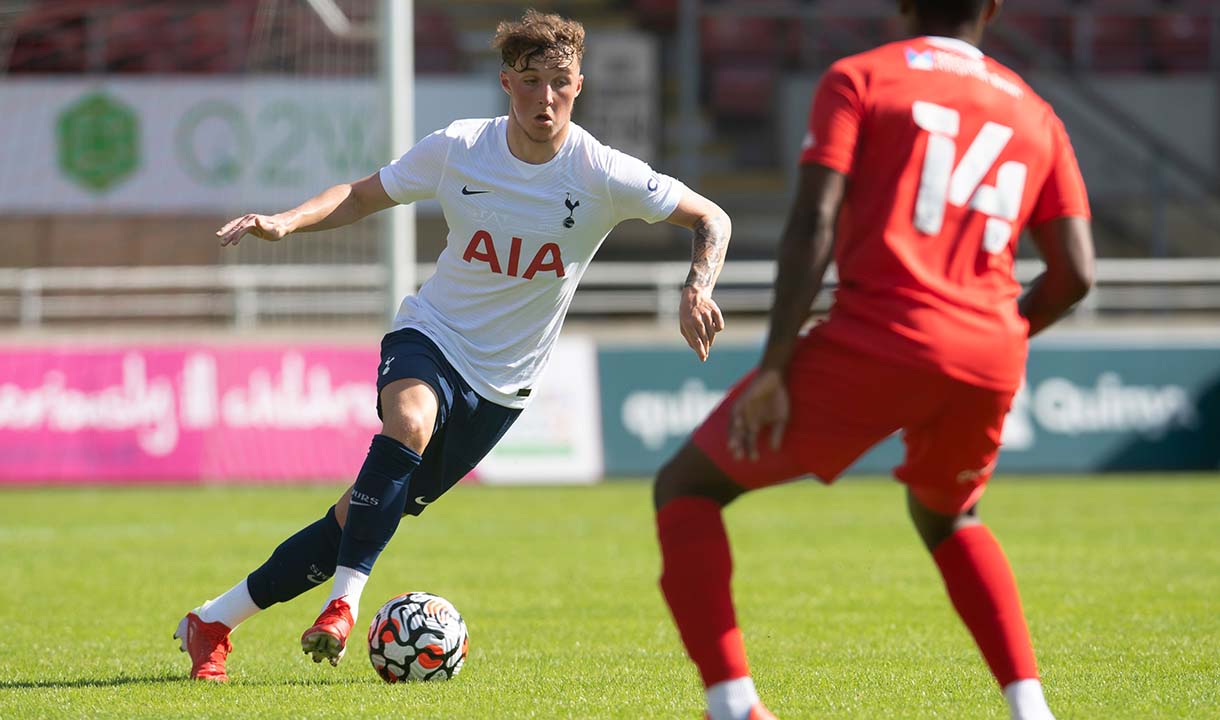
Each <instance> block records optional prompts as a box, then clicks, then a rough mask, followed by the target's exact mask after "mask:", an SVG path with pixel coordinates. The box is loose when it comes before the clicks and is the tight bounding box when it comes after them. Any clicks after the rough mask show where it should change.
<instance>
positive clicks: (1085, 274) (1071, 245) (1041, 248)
mask: <svg viewBox="0 0 1220 720" xmlns="http://www.w3.org/2000/svg"><path fill="white" fill-rule="evenodd" d="M1031 235H1033V238H1034V245H1036V246H1037V247H1038V252H1039V253H1040V254H1041V255H1042V259H1043V260H1044V261H1046V270H1045V271H1044V272H1043V273H1042V274H1041V275H1039V276H1038V277H1037V278H1035V279H1034V281H1033V283H1031V284H1030V286H1029V290H1027V291H1026V292H1025V294H1024V295H1022V296H1021V300H1020V301H1019V302H1018V304H1017V309H1018V310H1019V311H1020V313H1021V316H1022V317H1024V318H1025V319H1026V320H1028V321H1029V336H1030V337H1033V336H1034V335H1037V334H1038V333H1039V332H1042V331H1043V330H1045V329H1046V328H1047V327H1049V326H1050V325H1051V324H1052V323H1054V322H1055V321H1056V320H1058V319H1059V318H1060V317H1062V316H1063V314H1064V313H1065V312H1067V311H1068V309H1070V308H1071V307H1072V306H1073V305H1075V304H1076V303H1077V302H1079V301H1080V299H1081V298H1083V297H1084V296H1085V295H1087V294H1088V292H1089V288H1090V287H1092V286H1093V233H1092V231H1091V230H1090V229H1089V221H1088V219H1086V218H1083V217H1062V218H1056V219H1054V220H1050V221H1047V222H1045V223H1042V224H1041V225H1039V226H1038V227H1036V228H1033V229H1032V230H1031Z"/></svg>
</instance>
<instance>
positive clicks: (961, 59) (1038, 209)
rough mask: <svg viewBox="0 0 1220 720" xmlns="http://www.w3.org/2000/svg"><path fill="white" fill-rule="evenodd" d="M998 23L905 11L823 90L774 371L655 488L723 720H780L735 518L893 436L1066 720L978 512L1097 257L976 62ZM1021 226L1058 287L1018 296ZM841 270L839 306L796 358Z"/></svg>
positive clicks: (1012, 112)
mask: <svg viewBox="0 0 1220 720" xmlns="http://www.w3.org/2000/svg"><path fill="white" fill-rule="evenodd" d="M999 4H1000V3H999V0H900V2H899V7H900V9H901V11H902V12H903V14H904V16H905V17H906V18H907V19H908V20H909V22H910V27H911V29H912V30H913V34H914V35H915V37H913V38H912V39H910V40H906V41H902V42H896V43H892V44H888V45H884V46H882V47H879V48H876V49H874V50H872V51H870V52H866V53H863V54H861V55H856V56H853V57H849V58H846V59H844V60H841V61H839V62H837V63H835V64H834V65H833V66H832V67H831V68H830V70H829V71H828V72H827V73H826V75H825V77H824V78H823V79H822V82H821V85H820V86H819V88H818V91H817V93H816V96H815V99H814V103H813V110H812V113H811V117H810V127H809V134H808V135H807V137H806V138H805V143H804V148H803V150H802V154H801V158H800V162H801V176H800V184H799V188H798V190H797V197H796V200H795V202H794V203H793V206H792V210H791V213H790V216H789V218H788V222H787V226H786V229H785V230H784V235H783V239H782V242H781V246H780V251H779V263H778V266H779V271H778V277H777V279H776V282H775V303H774V306H773V308H772V311H771V322H770V331H769V336H768V338H767V344H766V349H765V351H764V353H763V357H762V360H761V362H760V364H759V366H758V368H757V369H756V370H755V371H754V372H752V373H750V374H749V375H747V376H746V377H745V378H743V379H742V381H741V382H740V383H738V384H737V385H736V386H735V387H734V388H733V389H732V390H731V391H730V393H729V395H728V397H727V398H726V399H725V400H724V402H723V403H722V404H721V405H720V406H719V407H718V408H717V409H716V410H715V411H714V412H713V413H712V415H711V416H710V417H709V418H708V419H707V420H706V421H705V422H704V423H703V425H702V426H700V427H699V428H698V429H697V430H696V431H695V433H694V434H693V436H692V438H691V441H690V442H689V443H687V444H686V445H685V446H684V447H683V448H682V450H680V451H679V453H678V454H677V456H675V457H674V458H673V459H672V460H671V461H670V462H669V463H668V464H667V465H666V466H665V467H664V468H663V469H662V470H661V472H660V473H659V475H658V477H657V481H656V487H655V502H656V507H657V529H658V536H659V540H660V544H661V552H662V563H663V569H662V574H661V589H662V591H663V592H664V595H665V599H666V601H667V602H668V603H669V607H670V609H671V611H672V612H673V616H674V620H675V622H676V624H677V626H678V631H679V634H680V635H681V637H682V641H683V643H684V644H685V645H686V649H687V652H688V653H689V655H690V657H691V659H692V660H693V661H694V662H695V664H696V665H697V666H698V668H699V672H700V674H701V676H702V679H703V682H704V686H705V688H706V690H707V703H708V716H709V717H710V718H711V720H746V719H747V718H748V719H751V720H754V719H765V718H770V717H772V716H771V714H770V713H769V712H768V711H767V710H766V709H765V708H764V707H763V705H762V704H761V702H759V700H758V695H757V693H756V692H755V690H754V685H753V681H752V680H751V679H750V674H749V668H748V666H747V663H746V653H745V646H744V644H743V641H742V636H741V632H740V630H739V629H738V627H737V622H736V618H735V615H734V608H733V601H732V596H731V591H730V578H731V574H732V558H731V554H730V551H729V544H728V539H727V536H726V534H725V529H724V524H723V522H722V519H721V508H722V507H723V506H725V505H726V504H728V503H729V502H731V501H732V500H733V499H734V498H736V497H737V496H739V495H741V494H742V493H743V492H746V491H749V490H754V489H758V488H762V487H767V486H770V485H775V484H778V483H782V482H785V481H788V480H792V479H794V478H797V477H800V476H802V475H807V474H813V475H816V476H817V477H818V478H820V479H821V480H822V481H823V482H827V483H829V482H831V481H833V480H834V479H835V477H836V476H838V475H839V474H840V473H841V472H842V471H843V470H844V469H845V468H846V467H847V466H848V465H850V464H851V463H852V462H853V461H854V460H855V459H856V458H858V457H859V456H860V455H861V454H862V453H864V452H865V451H866V450H868V449H869V448H870V447H872V446H873V445H875V444H876V443H878V442H880V441H881V440H883V439H884V438H886V437H887V436H889V435H890V434H892V433H894V432H896V431H899V430H901V431H902V434H903V440H904V442H905V445H906V457H905V460H904V462H903V464H902V465H901V466H899V467H898V468H896V469H895V471H894V474H895V476H896V477H897V479H898V480H899V481H900V482H902V483H903V484H905V485H906V487H907V505H908V508H909V511H910V515H911V519H912V520H913V521H914V524H915V528H916V530H917V531H918V532H919V535H920V537H921V538H922V540H923V542H924V544H925V545H926V546H927V548H928V550H929V551H930V552H931V554H932V557H933V559H934V561H935V563H936V565H937V567H938V568H939V569H940V572H941V575H942V577H943V579H944V582H945V587H946V589H947V591H948V595H949V598H950V600H951V601H952V603H953V606H954V607H955V608H956V609H957V612H958V614H959V615H960V616H961V618H962V621H963V622H964V623H965V625H966V627H967V628H968V629H969V631H970V633H971V634H972V635H973V636H974V639H975V641H976V642H977V644H978V647H979V650H980V651H981V652H982V654H983V657H984V659H985V660H986V662H987V664H988V666H989V667H990V669H991V671H992V673H993V674H994V675H995V678H996V680H997V681H998V682H999V684H1000V687H1001V688H1002V689H1003V693H1004V696H1005V699H1006V700H1007V702H1008V704H1009V707H1010V710H1011V713H1012V717H1013V718H1019V719H1021V720H1032V719H1035V718H1037V719H1040V720H1041V719H1045V718H1051V717H1052V715H1051V712H1050V709H1049V708H1048V707H1047V704H1046V700H1045V698H1044V697H1043V693H1042V686H1041V683H1040V682H1039V680H1038V670H1037V666H1036V664H1035V661H1034V652H1033V647H1032V644H1031V642H1030V638H1029V632H1028V630H1027V628H1026V625H1025V618H1024V614H1023V612H1022V609H1021V601H1020V597H1019V595H1018V593H1017V586H1016V582H1015V580H1014V578H1013V575H1012V570H1011V569H1010V567H1009V564H1008V561H1007V559H1006V558H1005V556H1004V553H1003V551H1002V550H1001V548H1000V546H999V544H998V543H997V542H996V540H995V538H994V537H993V536H992V534H991V532H990V531H989V530H988V529H987V527H986V526H985V525H983V524H982V522H981V521H980V520H979V517H978V514H977V505H976V503H977V502H978V500H979V497H980V496H981V495H982V493H983V490H984V488H985V486H986V483H987V480H988V478H990V476H991V473H992V470H993V468H994V467H995V461H996V456H997V454H998V451H999V445H1000V430H1001V426H1002V424H1003V421H1004V416H1005V414H1006V412H1007V411H1008V408H1009V405H1010V404H1011V402H1012V398H1013V395H1014V393H1015V392H1016V390H1017V387H1018V385H1019V384H1020V381H1021V376H1022V372H1023V368H1024V364H1025V357H1026V347H1027V340H1028V337H1029V336H1031V335H1033V334H1035V333H1037V332H1038V331H1040V330H1042V329H1043V328H1045V327H1046V326H1048V325H1050V324H1051V323H1052V322H1054V321H1055V320H1056V319H1057V318H1058V317H1059V316H1060V315H1061V314H1063V313H1064V312H1065V311H1066V310H1067V309H1068V308H1070V307H1071V306H1072V305H1073V304H1074V303H1075V302H1076V301H1078V300H1079V299H1080V298H1082V297H1083V296H1084V295H1085V293H1087V292H1088V288H1089V287H1090V285H1091V283H1092V264H1093V247H1092V237H1091V234H1090V230H1089V224H1088V218H1089V207H1088V201H1087V197H1086V194H1085V188H1084V183H1083V181H1082V179H1081V176H1080V170H1079V168H1078V166H1077V164H1076V159H1075V155H1074V154H1073V152H1072V148H1071V145H1070V143H1069V141H1068V137H1067V134H1066V132H1065V131H1064V128H1063V124H1062V123H1061V122H1060V120H1059V119H1058V118H1057V117H1056V116H1055V113H1054V112H1053V111H1052V109H1051V108H1050V106H1049V105H1048V104H1047V103H1046V102H1044V101H1043V100H1042V99H1041V98H1039V97H1038V96H1037V95H1035V94H1034V92H1033V91H1032V90H1030V88H1029V87H1028V86H1027V85H1026V84H1025V83H1024V82H1023V81H1022V80H1021V79H1020V77H1018V76H1017V75H1016V74H1015V73H1013V72H1012V71H1010V70H1008V69H1007V68H1005V67H1003V66H1002V65H1000V64H999V63H996V62H995V61H993V60H991V59H989V58H987V57H985V56H984V55H983V54H982V53H981V52H980V51H979V50H978V49H977V46H978V44H979V41H980V39H981V37H982V33H983V28H984V26H985V25H986V23H987V22H988V21H989V20H990V19H991V18H992V17H993V16H994V15H995V13H996V11H997V9H998V7H999ZM1026 226H1029V227H1030V228H1031V230H1032V235H1033V239H1034V242H1035V244H1036V245H1037V247H1038V249H1039V251H1040V252H1041V254H1042V256H1043V258H1044V259H1045V261H1046V270H1045V272H1044V273H1043V274H1042V275H1041V276H1039V277H1038V278H1037V280H1035V282H1034V283H1033V285H1032V287H1030V289H1029V290H1028V292H1026V293H1025V294H1024V295H1023V296H1022V295H1021V294H1020V291H1021V288H1020V286H1019V284H1018V283H1017V282H1016V280H1015V279H1014V278H1013V263H1014V256H1015V254H1016V245H1017V239H1018V236H1019V234H1020V232H1021V229H1022V228H1023V227H1026ZM832 253H833V257H834V259H835V261H836V264H837V267H838V273H839V288H838V290H837V292H836V295H835V302H834V305H833V307H832V308H831V310H830V314H829V316H828V318H827V319H826V320H825V321H824V322H822V323H820V324H818V325H816V326H815V327H814V328H813V329H812V330H810V331H809V332H808V333H806V334H804V335H800V334H799V333H800V329H801V327H802V325H803V324H804V322H805V321H806V319H807V318H808V315H809V308H810V306H811V304H812V301H813V299H814V297H815V296H816V295H817V293H818V291H819V289H820V288H821V285H822V277H823V274H824V272H825V270H826V267H827V264H828V263H829V262H830V260H831V257H832Z"/></svg>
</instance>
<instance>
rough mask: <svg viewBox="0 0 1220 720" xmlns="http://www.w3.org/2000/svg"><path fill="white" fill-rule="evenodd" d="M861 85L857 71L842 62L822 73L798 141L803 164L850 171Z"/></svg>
mask: <svg viewBox="0 0 1220 720" xmlns="http://www.w3.org/2000/svg"><path fill="white" fill-rule="evenodd" d="M862 85H863V83H861V82H859V79H858V77H857V76H856V72H855V71H854V70H853V69H852V68H850V67H849V66H847V65H846V64H844V63H842V62H838V63H835V64H834V65H831V66H830V69H829V70H827V71H826V74H825V75H823V76H822V81H821V82H820V83H818V90H817V92H816V93H814V96H813V108H812V110H810V112H809V129H808V132H806V134H805V140H804V142H803V143H802V144H801V158H800V163H801V164H802V165H807V164H817V165H825V166H826V167H828V168H830V169H831V170H834V171H836V172H840V173H843V174H844V175H847V174H850V173H851V168H852V164H853V163H854V161H855V159H856V142H857V139H858V138H859V136H860V123H861V120H862V119H863V117H864V101H863V95H862V90H861V88H862Z"/></svg>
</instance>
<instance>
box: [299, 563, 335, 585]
mask: <svg viewBox="0 0 1220 720" xmlns="http://www.w3.org/2000/svg"><path fill="white" fill-rule="evenodd" d="M305 579H306V580H308V581H309V582H311V583H313V584H314V585H321V584H322V583H324V582H326V581H327V580H329V579H330V575H329V574H328V573H327V572H325V571H324V570H322V568H320V567H318V566H317V565H310V566H309V574H308V575H306V576H305Z"/></svg>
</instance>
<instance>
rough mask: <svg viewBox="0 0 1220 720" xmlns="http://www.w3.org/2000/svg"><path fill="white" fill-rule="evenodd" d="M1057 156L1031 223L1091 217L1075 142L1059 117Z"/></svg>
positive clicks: (1056, 143)
mask: <svg viewBox="0 0 1220 720" xmlns="http://www.w3.org/2000/svg"><path fill="white" fill-rule="evenodd" d="M1052 133H1053V138H1054V143H1053V147H1054V151H1053V152H1054V153H1055V155H1054V159H1053V161H1052V164H1051V171H1050V174H1049V175H1047V177H1046V182H1045V183H1044V184H1043V185H1042V190H1041V192H1039V193H1038V202H1037V204H1036V205H1034V212H1033V215H1032V216H1031V217H1030V225H1040V224H1042V223H1044V222H1047V221H1048V220H1054V219H1055V218H1061V217H1074V216H1079V217H1086V218H1087V217H1089V194H1088V191H1087V190H1085V187H1084V178H1083V177H1081V175H1080V165H1079V164H1078V163H1077V162H1076V152H1075V151H1074V150H1073V149H1072V141H1071V140H1070V139H1069V138H1068V134H1067V130H1066V129H1065V128H1064V127H1063V123H1062V122H1061V121H1060V120H1059V118H1054V129H1053V131H1052Z"/></svg>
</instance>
